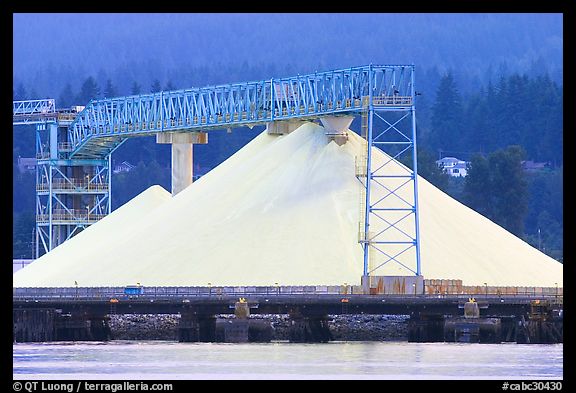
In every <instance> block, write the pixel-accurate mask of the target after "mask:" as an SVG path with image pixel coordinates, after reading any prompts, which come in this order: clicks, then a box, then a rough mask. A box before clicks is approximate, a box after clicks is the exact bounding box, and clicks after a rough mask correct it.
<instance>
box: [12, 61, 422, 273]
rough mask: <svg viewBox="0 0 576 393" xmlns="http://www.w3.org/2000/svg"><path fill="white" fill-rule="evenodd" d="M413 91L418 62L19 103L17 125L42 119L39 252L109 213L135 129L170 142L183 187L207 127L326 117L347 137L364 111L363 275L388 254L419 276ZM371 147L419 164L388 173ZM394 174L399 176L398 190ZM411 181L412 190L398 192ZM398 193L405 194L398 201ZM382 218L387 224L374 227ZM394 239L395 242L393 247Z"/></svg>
mask: <svg viewBox="0 0 576 393" xmlns="http://www.w3.org/2000/svg"><path fill="white" fill-rule="evenodd" d="M414 97H415V90H414V66H413V65H368V66H362V67H351V68H347V69H339V70H333V71H327V72H316V73H313V74H308V75H298V76H295V77H289V78H281V79H274V78H272V79H270V80H263V81H258V82H246V83H235V84H228V85H219V86H212V87H204V88H192V89H184V90H174V91H161V92H156V93H151V94H143V95H135V96H128V97H117V98H110V99H102V100H92V101H90V102H89V103H87V104H86V106H85V107H73V108H72V110H70V109H66V110H61V109H57V108H56V105H55V101H54V100H53V99H46V100H31V101H14V103H13V124H14V125H21V124H36V153H37V154H36V156H37V159H38V164H37V169H36V237H37V239H36V257H39V256H40V255H41V254H43V253H46V252H49V251H50V250H52V249H53V248H54V247H56V246H58V245H59V244H61V243H63V242H64V241H66V240H67V239H69V238H71V237H72V236H74V235H75V234H76V233H78V232H79V231H81V230H82V229H83V228H86V227H87V226H89V225H91V224H93V223H95V222H97V221H98V220H100V219H101V218H103V217H104V216H106V215H108V214H109V213H111V192H112V184H111V154H112V153H113V152H114V150H115V149H116V148H118V147H119V146H120V145H121V144H122V143H123V142H124V141H126V140H127V139H128V138H130V137H135V136H152V135H155V136H156V141H157V142H158V143H170V144H171V145H172V194H173V195H175V194H177V193H178V192H180V191H181V190H182V189H184V188H185V187H187V186H188V185H190V184H191V182H192V177H193V174H192V145H193V144H194V143H207V141H208V138H207V132H208V131H211V130H216V129H230V128H233V127H242V126H248V127H253V126H256V125H267V129H268V132H269V133H271V134H279V135H282V134H286V133H289V132H291V131H293V130H295V129H296V128H298V126H299V125H300V124H302V122H303V121H311V120H315V119H320V121H321V122H322V123H323V125H324V127H325V128H326V134H327V135H329V136H330V137H331V138H333V139H334V140H335V141H336V142H337V143H339V144H341V143H344V142H345V140H346V138H347V134H346V130H347V129H348V126H349V125H350V124H351V122H352V120H353V119H354V117H355V116H361V118H362V125H361V135H362V136H363V137H365V138H366V141H367V143H366V154H365V155H364V156H362V157H358V160H357V166H356V176H357V177H358V179H359V180H360V181H362V184H363V185H364V190H365V192H364V194H363V196H362V199H363V201H362V204H361V209H362V213H363V214H362V216H361V217H362V218H361V222H360V223H359V231H358V232H359V242H360V243H361V244H362V246H363V249H364V269H363V277H364V278H367V277H368V276H370V275H373V274H375V273H377V270H378V267H379V266H382V265H384V264H386V263H389V262H395V263H399V264H401V265H402V266H403V267H405V268H407V269H408V270H410V271H411V272H413V273H414V275H416V276H420V275H421V268H420V250H419V247H420V242H419V226H418V186H417V159H416V119H415V105H414ZM376 118H378V119H380V120H382V121H383V122H384V124H385V126H384V128H383V129H380V130H377V131H376V130H375V129H374V122H375V120H376ZM372 147H378V148H380V149H381V150H383V151H385V152H387V153H388V154H389V155H390V156H391V160H390V161H389V162H392V161H393V160H396V159H398V158H400V157H401V156H407V155H409V156H410V158H411V161H412V163H413V169H409V168H407V169H406V173H405V174H400V175H399V174H394V175H389V174H387V173H386V164H384V165H381V166H379V167H374V165H373V164H372V157H371V155H372ZM392 178H393V179H392ZM388 181H392V182H393V181H398V182H397V183H396V185H395V186H394V187H393V188H391V187H390V186H389V185H387V182H388ZM374 188H380V189H382V190H385V196H384V197H383V198H380V199H379V200H374V198H371V194H372V192H373V189H374ZM405 189H409V190H410V192H411V194H412V195H413V198H410V199H408V200H407V199H405V198H401V197H399V196H398V192H399V190H405ZM393 197H396V199H395V200H396V201H397V202H396V204H392V205H391V204H390V203H389V202H390V200H392V199H393ZM384 199H386V202H387V203H386V205H384V204H383V201H384ZM374 220H380V221H381V222H384V223H385V224H386V225H387V227H386V228H384V229H383V230H381V231H379V232H376V233H375V232H371V231H370V222H372V221H374ZM402 221H409V222H410V223H411V226H412V228H413V230H410V231H408V232H407V231H406V230H398V227H397V224H398V223H399V222H402ZM393 229H395V230H396V231H395V232H394V234H393V235H391V233H392V230H393ZM40 245H42V249H41V250H40ZM390 245H394V246H396V247H397V248H395V249H394V252H390V251H389V250H388V248H387V247H388V246H390ZM398 247H399V248H398ZM398 250H399V251H398ZM409 250H410V251H411V252H412V254H411V255H413V256H414V257H413V263H412V264H410V265H409V266H407V265H406V263H405V262H404V263H402V262H400V261H399V260H398V258H397V257H398V256H399V255H401V254H405V253H406V252H407V251H409ZM373 253H380V254H383V255H384V256H385V257H386V259H385V261H384V262H381V263H380V264H379V265H378V266H372V267H370V266H371V265H370V263H369V261H370V258H371V255H372V254H373ZM404 261H405V259H404Z"/></svg>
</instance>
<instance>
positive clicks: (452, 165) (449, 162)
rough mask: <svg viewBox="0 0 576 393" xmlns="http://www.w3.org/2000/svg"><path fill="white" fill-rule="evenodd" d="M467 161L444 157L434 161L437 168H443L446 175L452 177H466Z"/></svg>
mask: <svg viewBox="0 0 576 393" xmlns="http://www.w3.org/2000/svg"><path fill="white" fill-rule="evenodd" d="M467 164H468V161H462V160H460V159H458V158H456V157H444V158H442V159H440V160H437V161H436V165H438V167H439V168H444V170H445V171H446V173H447V174H449V175H450V176H453V177H466V175H467V174H468V170H467V169H466V165H467Z"/></svg>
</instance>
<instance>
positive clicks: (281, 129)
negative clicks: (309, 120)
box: [266, 120, 304, 135]
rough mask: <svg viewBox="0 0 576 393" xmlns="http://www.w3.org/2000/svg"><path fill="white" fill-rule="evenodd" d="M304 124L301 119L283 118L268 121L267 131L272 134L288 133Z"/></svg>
mask: <svg viewBox="0 0 576 393" xmlns="http://www.w3.org/2000/svg"><path fill="white" fill-rule="evenodd" d="M302 124H304V122H303V121H301V120H283V121H272V122H268V123H266V131H267V132H268V134H270V135H286V134H289V133H291V132H292V131H294V130H296V129H297V128H298V127H300V126H301V125H302Z"/></svg>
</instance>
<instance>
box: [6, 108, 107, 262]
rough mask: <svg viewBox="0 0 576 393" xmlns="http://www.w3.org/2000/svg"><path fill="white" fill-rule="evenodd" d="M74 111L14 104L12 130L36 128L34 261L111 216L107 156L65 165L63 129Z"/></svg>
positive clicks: (67, 148)
mask: <svg viewBox="0 0 576 393" xmlns="http://www.w3.org/2000/svg"><path fill="white" fill-rule="evenodd" d="M76 115H77V113H76V111H75V108H74V109H66V110H64V109H60V110H57V109H56V106H55V102H54V100H53V99H46V100H30V101H14V103H13V124H14V125H26V124H35V125H36V230H35V234H36V239H35V245H36V247H35V255H34V257H35V258H37V257H39V256H41V255H42V254H44V253H47V252H48V251H50V250H52V249H53V248H55V247H56V246H58V245H59V244H61V243H63V242H64V241H66V240H68V239H70V238H71V237H72V236H74V235H75V234H77V233H79V232H80V231H82V230H83V229H84V228H86V227H87V226H89V225H91V224H93V223H95V222H97V221H98V220H100V219H102V218H103V217H105V216H106V215H107V214H109V213H110V211H111V204H110V201H111V199H110V195H111V194H110V192H111V189H110V180H111V176H110V175H111V166H110V155H107V156H104V157H98V158H94V159H69V158H68V157H67V154H68V153H69V152H70V150H71V149H70V144H69V143H68V142H66V140H67V139H68V126H69V125H70V124H71V122H72V120H73V119H74V118H75V117H76Z"/></svg>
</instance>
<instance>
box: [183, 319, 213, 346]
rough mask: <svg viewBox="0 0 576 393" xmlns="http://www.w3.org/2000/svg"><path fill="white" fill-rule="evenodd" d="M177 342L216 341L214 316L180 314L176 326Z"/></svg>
mask: <svg viewBox="0 0 576 393" xmlns="http://www.w3.org/2000/svg"><path fill="white" fill-rule="evenodd" d="M178 341H180V342H214V341H216V317H215V316H214V315H203V314H195V313H182V316H181V318H180V323H179V325H178Z"/></svg>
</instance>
